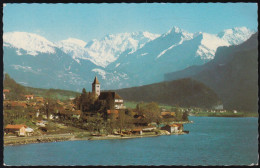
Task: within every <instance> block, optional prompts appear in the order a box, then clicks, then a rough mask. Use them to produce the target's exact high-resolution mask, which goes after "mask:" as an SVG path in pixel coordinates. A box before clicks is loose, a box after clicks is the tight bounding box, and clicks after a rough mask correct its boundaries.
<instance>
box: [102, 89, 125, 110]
mask: <svg viewBox="0 0 260 168" xmlns="http://www.w3.org/2000/svg"><path fill="white" fill-rule="evenodd" d="M98 100H100V101H106V102H108V103H110V107H109V109H116V110H121V109H125V106H124V101H123V99H122V98H121V97H120V96H119V95H118V94H117V93H116V92H109V91H108V92H101V93H100V95H99V97H98Z"/></svg>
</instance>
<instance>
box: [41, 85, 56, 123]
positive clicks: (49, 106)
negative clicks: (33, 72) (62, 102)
mask: <svg viewBox="0 0 260 168" xmlns="http://www.w3.org/2000/svg"><path fill="white" fill-rule="evenodd" d="M56 107H57V104H56V100H55V99H53V98H52V97H51V90H49V91H47V93H46V98H45V102H44V106H43V107H42V109H41V110H42V111H44V112H45V114H46V116H47V119H48V120H49V115H50V113H51V112H54V111H55V109H56Z"/></svg>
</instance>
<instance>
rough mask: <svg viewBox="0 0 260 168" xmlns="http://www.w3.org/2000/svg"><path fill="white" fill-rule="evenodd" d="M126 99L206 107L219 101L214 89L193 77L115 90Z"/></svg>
mask: <svg viewBox="0 0 260 168" xmlns="http://www.w3.org/2000/svg"><path fill="white" fill-rule="evenodd" d="M116 92H117V93H118V94H119V95H120V96H122V97H123V98H124V99H125V100H128V101H144V102H152V101H155V102H158V103H162V104H168V105H175V106H181V107H206V108H211V107H212V106H214V105H216V104H218V103H221V102H220V101H219V98H218V96H217V95H216V93H215V92H214V91H212V90H211V89H209V88H208V87H207V86H205V85H204V84H202V83H200V82H198V81H196V80H193V79H188V78H187V79H181V80H176V81H171V82H161V83H156V84H151V85H145V86H140V87H132V88H126V89H120V90H116Z"/></svg>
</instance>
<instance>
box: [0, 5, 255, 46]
mask: <svg viewBox="0 0 260 168" xmlns="http://www.w3.org/2000/svg"><path fill="white" fill-rule="evenodd" d="M3 14H4V16H3V24H4V27H3V30H4V32H14V31H21V32H29V33H36V34H39V35H41V36H43V37H45V38H46V39H48V40H50V41H52V42H57V41H60V40H65V39H67V38H78V39H81V40H84V41H86V42H87V41H89V40H92V39H101V38H102V37H103V36H105V35H107V34H115V33H125V32H137V31H148V32H151V33H157V34H162V33H165V32H167V31H168V30H169V29H171V28H172V27H173V26H177V27H180V28H182V29H184V30H186V31H188V32H191V33H195V32H200V31H201V32H207V33H214V34H217V33H219V32H220V31H222V30H224V29H229V28H234V27H242V26H245V27H247V28H250V29H251V30H254V31H257V25H258V23H257V4H256V3H204V4H202V3H199V4H196V3H192V4H185V3H181V4H177V3H151V4H147V3H143V4H134V3H132V4H126V3H118V4H106V3H103V4H80V3H78V4H76V3H75V4H72V3H70V4H61V3H59V4H26V3H21V4H11V3H7V4H6V5H5V6H4V9H3Z"/></svg>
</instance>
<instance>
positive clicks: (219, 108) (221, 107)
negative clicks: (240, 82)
mask: <svg viewBox="0 0 260 168" xmlns="http://www.w3.org/2000/svg"><path fill="white" fill-rule="evenodd" d="M213 109H215V110H223V109H224V106H223V104H219V105H216V106H214V107H213Z"/></svg>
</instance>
